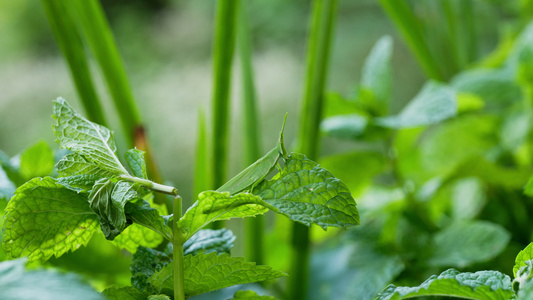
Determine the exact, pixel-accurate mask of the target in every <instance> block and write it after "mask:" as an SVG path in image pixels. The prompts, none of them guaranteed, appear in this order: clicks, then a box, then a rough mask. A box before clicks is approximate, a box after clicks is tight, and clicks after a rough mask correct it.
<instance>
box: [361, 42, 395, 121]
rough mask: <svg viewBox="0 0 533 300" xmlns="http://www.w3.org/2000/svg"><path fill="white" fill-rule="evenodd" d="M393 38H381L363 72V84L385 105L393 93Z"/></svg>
mask: <svg viewBox="0 0 533 300" xmlns="http://www.w3.org/2000/svg"><path fill="white" fill-rule="evenodd" d="M391 56H392V38H391V37H390V36H384V37H382V38H380V39H379V40H378V41H377V42H376V44H375V45H374V47H373V48H372V50H371V52H370V54H369V55H368V57H367V58H366V60H365V63H364V65H363V71H362V74H361V86H363V87H364V88H366V89H368V90H369V91H371V92H372V94H373V95H374V97H375V99H376V100H377V101H378V102H380V104H381V105H382V106H384V107H385V111H386V104H387V103H388V101H389V99H390V95H391V90H392V89H391Z"/></svg>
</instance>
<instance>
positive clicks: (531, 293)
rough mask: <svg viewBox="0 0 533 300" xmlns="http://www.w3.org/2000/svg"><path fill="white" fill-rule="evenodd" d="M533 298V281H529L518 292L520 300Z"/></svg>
mask: <svg viewBox="0 0 533 300" xmlns="http://www.w3.org/2000/svg"><path fill="white" fill-rule="evenodd" d="M532 298H533V280H528V281H526V282H525V284H524V285H523V286H522V288H521V289H520V290H519V291H518V298H517V299H518V300H529V299H532Z"/></svg>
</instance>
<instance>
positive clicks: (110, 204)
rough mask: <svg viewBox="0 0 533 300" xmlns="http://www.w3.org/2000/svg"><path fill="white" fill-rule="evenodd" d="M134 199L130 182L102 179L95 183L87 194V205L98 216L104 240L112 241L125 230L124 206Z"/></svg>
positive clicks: (134, 195) (135, 196) (133, 190)
mask: <svg viewBox="0 0 533 300" xmlns="http://www.w3.org/2000/svg"><path fill="white" fill-rule="evenodd" d="M136 198H137V192H136V191H135V189H134V185H133V184H132V183H130V182H126V181H119V182H115V181H114V180H109V179H107V178H103V179H100V180H98V181H97V182H96V183H95V185H94V186H93V189H92V190H91V193H90V194H89V204H90V206H91V209H92V210H93V211H94V212H95V213H96V214H97V215H98V218H99V220H100V226H101V228H102V231H103V233H104V235H105V237H106V239H108V240H113V239H114V238H115V237H116V236H117V235H119V234H120V233H121V232H122V231H123V230H124V229H125V228H126V226H127V224H126V214H125V211H124V206H125V205H126V203H127V202H128V201H131V200H133V199H136Z"/></svg>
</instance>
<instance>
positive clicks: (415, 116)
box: [375, 81, 457, 129]
mask: <svg viewBox="0 0 533 300" xmlns="http://www.w3.org/2000/svg"><path fill="white" fill-rule="evenodd" d="M455 115H457V95H456V93H455V91H454V90H453V89H451V88H450V87H448V86H446V85H443V84H441V83H437V82H434V81H430V82H428V83H427V84H426V85H424V87H423V88H422V90H421V91H420V92H419V93H418V95H416V96H415V98H414V99H413V100H411V101H410V102H409V104H408V105H407V106H406V107H405V108H404V109H403V110H402V111H401V112H400V113H399V114H398V115H395V116H387V117H380V118H376V119H375V124H377V125H380V126H383V127H388V128H394V129H399V128H410V127H417V126H427V125H431V124H434V123H438V122H440V121H443V120H446V119H449V118H451V117H454V116H455Z"/></svg>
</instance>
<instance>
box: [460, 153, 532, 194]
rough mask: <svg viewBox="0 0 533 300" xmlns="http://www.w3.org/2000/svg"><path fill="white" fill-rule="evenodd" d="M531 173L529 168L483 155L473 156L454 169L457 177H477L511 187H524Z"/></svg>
mask: <svg viewBox="0 0 533 300" xmlns="http://www.w3.org/2000/svg"><path fill="white" fill-rule="evenodd" d="M530 175H531V171H530V170H529V169H528V168H517V167H506V166H503V165H501V164H496V163H493V162H489V161H487V160H486V159H484V158H482V157H472V159H470V160H466V161H465V162H464V163H462V164H461V165H459V167H458V168H457V169H455V171H454V176H456V177H477V178H479V179H481V180H483V181H484V182H485V183H488V184H491V185H494V186H500V187H505V188H509V189H520V188H522V187H523V186H524V185H525V184H526V183H527V181H528V178H529V176H530Z"/></svg>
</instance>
